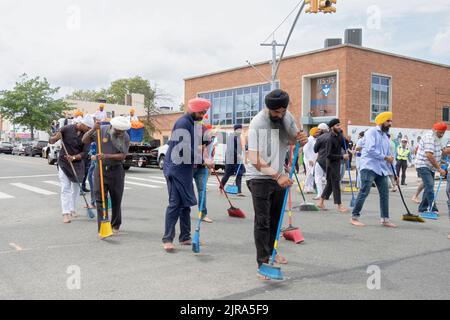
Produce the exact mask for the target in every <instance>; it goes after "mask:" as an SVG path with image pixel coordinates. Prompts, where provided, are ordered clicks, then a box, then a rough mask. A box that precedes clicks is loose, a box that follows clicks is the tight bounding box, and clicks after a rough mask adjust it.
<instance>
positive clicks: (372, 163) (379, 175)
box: [350, 112, 396, 228]
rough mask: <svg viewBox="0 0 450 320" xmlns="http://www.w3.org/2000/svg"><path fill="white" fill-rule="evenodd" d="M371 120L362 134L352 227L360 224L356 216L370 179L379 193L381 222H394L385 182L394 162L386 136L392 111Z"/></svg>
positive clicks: (370, 185)
mask: <svg viewBox="0 0 450 320" xmlns="http://www.w3.org/2000/svg"><path fill="white" fill-rule="evenodd" d="M375 123H376V124H377V126H376V127H374V128H370V129H369V130H367V131H366V132H365V134H364V148H363V149H362V152H361V160H360V175H361V189H360V191H359V194H358V197H357V199H356V204H355V207H354V208H353V212H352V219H351V221H350V222H351V224H352V225H354V226H356V227H363V226H364V224H363V223H361V222H360V221H359V218H360V216H361V210H362V208H363V205H364V202H365V201H366V198H367V196H368V195H369V193H370V189H371V187H372V183H374V182H375V184H376V186H377V188H378V192H379V194H380V214H381V224H382V225H383V226H385V227H391V228H395V227H396V225H395V224H393V223H392V222H390V221H389V184H388V179H389V174H390V172H392V168H391V165H392V163H393V162H394V156H393V154H392V152H391V148H390V140H389V136H388V132H389V129H390V128H391V126H392V112H384V113H381V114H379V115H378V116H377V117H376V119H375Z"/></svg>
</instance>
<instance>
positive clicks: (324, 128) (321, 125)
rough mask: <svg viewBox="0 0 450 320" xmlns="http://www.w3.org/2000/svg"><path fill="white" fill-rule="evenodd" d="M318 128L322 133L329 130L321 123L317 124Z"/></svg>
mask: <svg viewBox="0 0 450 320" xmlns="http://www.w3.org/2000/svg"><path fill="white" fill-rule="evenodd" d="M318 128H319V129H320V130H322V131H328V130H330V128H329V127H328V125H327V124H326V123H321V124H319V126H318Z"/></svg>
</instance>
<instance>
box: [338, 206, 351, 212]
mask: <svg viewBox="0 0 450 320" xmlns="http://www.w3.org/2000/svg"><path fill="white" fill-rule="evenodd" d="M338 211H339V212H340V213H349V212H350V210H349V209H347V208H346V207H339V208H338Z"/></svg>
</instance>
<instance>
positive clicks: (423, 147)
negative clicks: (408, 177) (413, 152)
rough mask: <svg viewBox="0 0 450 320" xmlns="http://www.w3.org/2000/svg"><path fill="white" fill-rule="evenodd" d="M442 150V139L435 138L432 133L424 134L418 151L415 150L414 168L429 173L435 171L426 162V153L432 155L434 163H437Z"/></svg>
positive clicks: (429, 163)
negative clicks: (427, 170) (422, 169)
mask: <svg viewBox="0 0 450 320" xmlns="http://www.w3.org/2000/svg"><path fill="white" fill-rule="evenodd" d="M443 148H444V145H443V144H442V139H439V138H437V137H436V136H435V135H434V134H433V133H428V134H426V135H425V137H423V139H422V140H421V141H420V144H419V149H418V150H417V157H416V168H428V169H430V170H431V171H436V168H435V167H434V166H433V164H432V163H431V162H430V160H428V158H427V155H426V153H427V152H430V153H432V154H433V156H434V158H435V159H436V162H437V163H439V162H440V161H441V155H442V149H443Z"/></svg>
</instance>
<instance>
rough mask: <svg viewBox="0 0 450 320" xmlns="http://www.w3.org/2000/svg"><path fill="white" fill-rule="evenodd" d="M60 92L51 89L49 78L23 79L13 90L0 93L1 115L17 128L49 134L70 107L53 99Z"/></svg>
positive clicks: (23, 76)
mask: <svg viewBox="0 0 450 320" xmlns="http://www.w3.org/2000/svg"><path fill="white" fill-rule="evenodd" d="M58 91H59V88H51V87H50V84H49V83H48V81H47V79H46V78H43V79H41V78H40V77H36V78H32V79H29V78H28V76H27V75H26V74H23V75H22V76H21V77H20V80H19V81H18V82H16V85H15V87H14V88H13V89H12V90H4V91H1V92H0V114H1V115H2V116H3V117H4V118H6V119H8V120H10V121H11V122H12V123H14V124H18V125H22V126H26V127H28V128H29V129H30V130H31V134H32V137H34V136H33V130H34V129H37V130H47V129H48V128H49V127H50V125H51V123H52V121H53V120H54V119H57V118H60V117H62V116H63V113H64V111H65V110H69V109H71V107H70V106H69V105H68V104H67V103H65V102H64V101H63V100H62V99H54V98H53V97H54V95H55V94H56V93H57V92H58Z"/></svg>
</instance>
